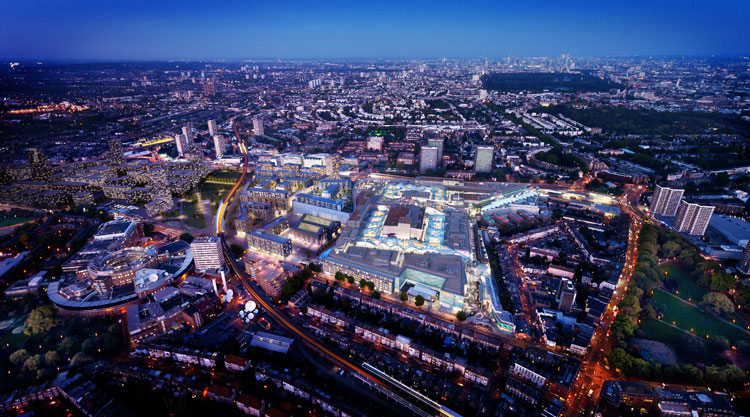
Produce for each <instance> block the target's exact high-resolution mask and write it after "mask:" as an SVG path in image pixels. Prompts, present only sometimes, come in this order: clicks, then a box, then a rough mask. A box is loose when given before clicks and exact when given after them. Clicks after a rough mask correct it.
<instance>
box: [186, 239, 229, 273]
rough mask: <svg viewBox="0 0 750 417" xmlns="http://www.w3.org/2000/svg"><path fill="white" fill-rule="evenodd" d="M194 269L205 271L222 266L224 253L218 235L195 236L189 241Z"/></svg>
mask: <svg viewBox="0 0 750 417" xmlns="http://www.w3.org/2000/svg"><path fill="white" fill-rule="evenodd" d="M190 247H191V248H192V249H193V260H194V261H195V270H196V271H199V272H205V271H208V270H211V269H222V268H224V253H223V252H222V250H221V240H220V239H219V237H218V236H201V237H196V238H195V239H194V240H193V241H192V242H191V243H190Z"/></svg>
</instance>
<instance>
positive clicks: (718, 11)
mask: <svg viewBox="0 0 750 417" xmlns="http://www.w3.org/2000/svg"><path fill="white" fill-rule="evenodd" d="M615 3H616V4H615ZM562 53H569V54H572V55H574V56H633V55H641V56H648V55H691V56H696V55H697V56H707V55H723V56H739V55H748V54H750V0H724V1H721V0H715V1H709V0H703V1H691V0H679V1H672V0H665V1H661V0H650V1H641V0H636V1H626V0H611V1H610V0H600V1H576V0H557V1H532V0H516V1H512V2H507V1H501V0H498V1H487V2H485V1H473V2H472V1H460V0H456V1H445V2H441V1H408V0H402V1H391V0H384V1H379V0H374V1H372V0H371V1H365V2H358V1H354V0H352V1H333V2H330V1H274V0H266V1H253V0H244V1H205V0H204V1H200V2H199V1H190V0H184V1H172V0H166V1H161V0H151V1H141V0H134V1H123V0H96V1H82V0H68V1H63V0H2V1H0V59H3V60H93V61H96V60H165V59H252V58H257V59H263V58H321V59H326V58H440V57H448V58H476V57H485V56H486V57H491V58H498V57H504V56H508V55H514V56H559V55H560V54H562Z"/></svg>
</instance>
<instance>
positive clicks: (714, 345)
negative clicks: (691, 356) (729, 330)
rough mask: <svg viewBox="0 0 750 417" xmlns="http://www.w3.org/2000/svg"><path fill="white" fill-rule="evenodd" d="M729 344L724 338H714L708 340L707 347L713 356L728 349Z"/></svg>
mask: <svg viewBox="0 0 750 417" xmlns="http://www.w3.org/2000/svg"><path fill="white" fill-rule="evenodd" d="M730 345H731V343H730V342H729V339H727V338H726V337H724V336H715V337H712V338H710V339H709V340H708V347H709V348H710V349H711V350H712V351H713V352H714V353H715V354H721V353H723V352H724V351H726V350H727V349H729V346H730Z"/></svg>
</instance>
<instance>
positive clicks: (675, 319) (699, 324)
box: [651, 290, 750, 343]
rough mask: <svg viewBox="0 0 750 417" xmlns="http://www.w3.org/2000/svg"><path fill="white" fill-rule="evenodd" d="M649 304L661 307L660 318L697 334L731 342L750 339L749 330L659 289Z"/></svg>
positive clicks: (657, 307) (658, 308)
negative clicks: (726, 321) (720, 318)
mask: <svg viewBox="0 0 750 417" xmlns="http://www.w3.org/2000/svg"><path fill="white" fill-rule="evenodd" d="M651 304H652V305H653V306H654V307H655V308H656V309H657V310H661V309H663V316H662V317H661V319H662V320H664V321H665V322H667V323H673V324H674V325H675V326H677V327H679V328H681V329H683V330H688V331H691V332H692V333H693V334H695V335H697V336H700V337H705V336H706V335H710V336H724V337H726V338H727V339H729V340H730V341H731V342H733V343H734V342H737V341H738V340H743V339H744V340H746V341H750V333H749V332H747V331H743V330H742V329H739V328H737V327H735V326H732V325H730V324H728V323H725V322H723V321H721V320H719V319H717V318H716V317H714V316H712V315H710V314H707V313H704V312H702V311H700V310H699V309H697V308H695V307H693V306H690V305H688V304H685V303H683V302H681V301H680V300H678V299H676V298H675V297H672V296H670V295H669V294H667V293H665V292H663V291H661V290H656V291H654V293H653V294H652V295H651ZM667 327H668V326H667ZM656 340H658V339H656Z"/></svg>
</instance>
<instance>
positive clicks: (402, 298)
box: [399, 291, 409, 301]
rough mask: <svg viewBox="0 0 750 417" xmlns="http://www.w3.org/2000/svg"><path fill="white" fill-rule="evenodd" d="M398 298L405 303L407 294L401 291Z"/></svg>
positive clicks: (407, 297)
mask: <svg viewBox="0 0 750 417" xmlns="http://www.w3.org/2000/svg"><path fill="white" fill-rule="evenodd" d="M399 298H401V301H406V300H408V299H409V294H407V293H406V291H401V295H400V296H399Z"/></svg>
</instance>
